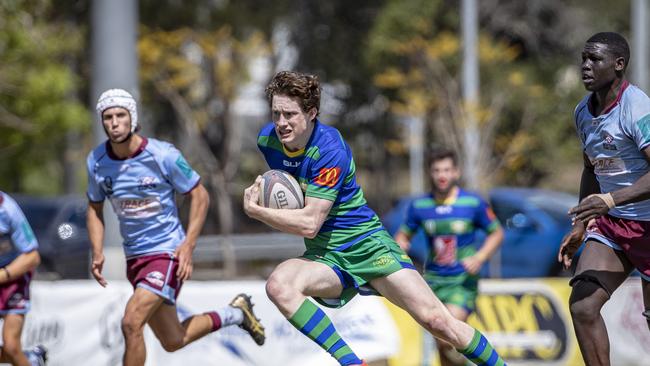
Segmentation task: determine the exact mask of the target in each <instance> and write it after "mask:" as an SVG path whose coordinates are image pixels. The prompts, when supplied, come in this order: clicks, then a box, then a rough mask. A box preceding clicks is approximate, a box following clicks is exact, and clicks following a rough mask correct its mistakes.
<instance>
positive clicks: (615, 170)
mask: <svg viewBox="0 0 650 366" xmlns="http://www.w3.org/2000/svg"><path fill="white" fill-rule="evenodd" d="M591 163H592V164H593V165H594V173H596V175H616V174H621V173H625V172H626V169H625V162H624V161H623V159H621V158H601V159H594V160H592V162H591Z"/></svg>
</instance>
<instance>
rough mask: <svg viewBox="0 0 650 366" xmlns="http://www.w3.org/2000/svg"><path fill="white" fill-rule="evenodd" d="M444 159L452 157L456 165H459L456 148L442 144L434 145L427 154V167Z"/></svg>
mask: <svg viewBox="0 0 650 366" xmlns="http://www.w3.org/2000/svg"><path fill="white" fill-rule="evenodd" d="M444 159H451V161H452V163H453V164H454V166H455V167H457V166H458V157H457V156H456V152H454V150H452V149H450V148H447V147H441V146H437V147H432V148H431V149H430V150H429V153H428V156H427V167H431V165H432V164H433V163H435V162H437V161H440V160H444Z"/></svg>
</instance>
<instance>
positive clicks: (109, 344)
mask: <svg viewBox="0 0 650 366" xmlns="http://www.w3.org/2000/svg"><path fill="white" fill-rule="evenodd" d="M242 292H244V293H247V294H250V295H252V300H253V302H254V304H255V307H254V309H255V312H256V315H257V316H258V317H260V318H261V319H262V321H263V324H264V326H265V327H266V335H267V340H266V343H265V344H264V346H262V347H259V346H257V345H256V344H255V343H254V342H253V341H252V339H251V338H250V337H249V336H248V334H246V333H245V332H244V331H243V330H242V329H240V328H239V327H236V326H235V327H227V328H223V329H221V330H219V331H217V332H215V333H212V334H210V335H208V336H206V337H205V338H203V339H200V340H198V341H197V342H195V343H193V344H190V345H188V346H187V347H185V348H183V349H181V350H179V351H177V352H174V353H168V352H166V351H165V350H163V349H162V347H161V346H160V345H159V343H158V340H157V339H156V338H155V337H154V335H153V333H152V332H151V331H150V330H149V329H148V328H146V331H145V342H146V345H147V363H146V365H151V366H153V365H166V366H173V365H179V366H187V365H222V366H223V365H228V366H256V365H259V366H274V365H278V366H279V365H283V366H292V365H296V366H298V365H301V366H304V365H323V366H328V365H332V366H335V365H337V364H338V363H337V362H336V361H335V360H334V359H333V358H332V357H330V356H329V355H328V354H327V353H325V352H324V351H322V350H321V349H320V348H319V347H318V346H316V345H315V344H314V343H312V342H311V341H310V340H309V339H307V338H306V337H305V336H303V335H302V334H301V333H300V332H298V331H297V330H296V329H294V328H293V327H292V326H291V325H290V324H289V322H288V321H286V320H285V319H284V317H283V316H282V315H281V314H280V312H279V311H278V310H276V308H275V306H274V305H273V304H272V303H271V302H270V301H269V299H268V298H267V296H266V293H265V290H264V282H263V281H248V282H246V281H242V282H189V283H187V284H186V285H185V286H184V287H183V289H182V291H181V294H180V296H179V298H178V303H177V309H178V313H179V318H180V319H181V320H182V319H184V318H186V317H187V316H189V315H192V314H197V313H203V312H205V311H210V310H214V309H217V308H219V307H223V306H226V305H227V304H228V303H229V302H230V300H232V298H233V297H234V296H235V295H237V294H238V293H242ZM131 293H132V289H131V285H130V284H128V283H127V282H122V281H113V282H111V283H109V285H108V287H106V288H102V287H100V286H99V285H98V284H97V283H95V282H94V281H61V282H38V281H36V282H35V283H33V284H32V309H31V311H30V313H29V314H28V316H27V321H26V324H25V330H24V332H23V342H24V345H25V346H26V347H30V346H32V345H35V344H43V345H45V346H46V347H47V348H48V350H49V353H48V355H49V362H48V365H51V366H58V365H61V366H63V365H66V366H70V365H98V366H101V365H106V366H113V365H121V362H122V361H121V359H122V354H123V350H124V341H123V337H122V332H121V329H120V321H121V318H122V315H123V313H124V308H125V305H126V302H127V300H128V298H129V297H130V296H131ZM326 312H327V313H328V314H329V315H330V316H331V319H332V321H333V323H334V325H335V326H336V328H337V330H338V331H339V333H340V334H341V336H343V337H344V338H345V339H346V341H347V342H348V343H349V344H350V345H351V346H352V347H353V348H354V350H355V351H356V352H357V354H359V355H360V356H362V357H364V358H366V359H367V360H369V361H372V360H378V359H386V358H388V356H390V355H392V354H395V353H396V352H397V349H398V347H399V338H398V335H397V330H396V326H395V324H394V321H393V320H392V318H391V317H390V314H389V312H388V310H387V309H386V307H385V306H384V305H383V303H382V302H381V300H380V298H378V297H360V296H358V297H357V298H355V299H354V300H353V301H352V302H350V304H349V305H348V306H346V307H345V308H344V309H342V310H333V311H332V310H326Z"/></svg>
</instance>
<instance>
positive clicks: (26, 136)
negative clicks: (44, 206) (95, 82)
mask: <svg viewBox="0 0 650 366" xmlns="http://www.w3.org/2000/svg"><path fill="white" fill-rule="evenodd" d="M52 11H53V6H52V4H51V2H50V1H45V0H40V1H26V0H24V1H20V0H15V1H7V2H2V3H0V154H2V161H3V163H2V164H0V187H3V189H6V190H20V191H27V192H39V193H54V192H60V190H61V184H60V182H61V181H62V179H61V178H62V176H61V175H62V174H63V173H62V172H63V169H62V168H61V164H62V163H61V162H62V159H63V156H62V155H63V151H64V146H65V138H66V134H67V133H68V132H70V131H76V132H83V131H86V130H87V129H88V121H89V120H90V116H89V114H88V111H87V110H86V108H85V107H84V105H83V104H82V103H81V102H80V101H79V100H78V99H77V97H76V94H77V92H78V91H79V89H80V88H81V87H82V86H83V84H82V80H81V78H79V76H78V75H77V74H76V72H75V70H74V67H75V57H78V56H79V52H80V51H81V50H82V47H83V42H84V39H83V32H81V31H80V29H79V28H78V27H77V25H75V24H72V23H69V22H65V21H52V17H53V13H52ZM27 177H36V178H30V179H27Z"/></svg>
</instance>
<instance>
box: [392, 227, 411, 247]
mask: <svg viewBox="0 0 650 366" xmlns="http://www.w3.org/2000/svg"><path fill="white" fill-rule="evenodd" d="M395 241H396V242H397V244H398V245H399V247H400V248H402V250H403V251H405V252H406V251H408V250H409V248H411V235H409V234H407V233H405V232H403V231H401V230H400V231H398V232H397V234H395Z"/></svg>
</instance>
